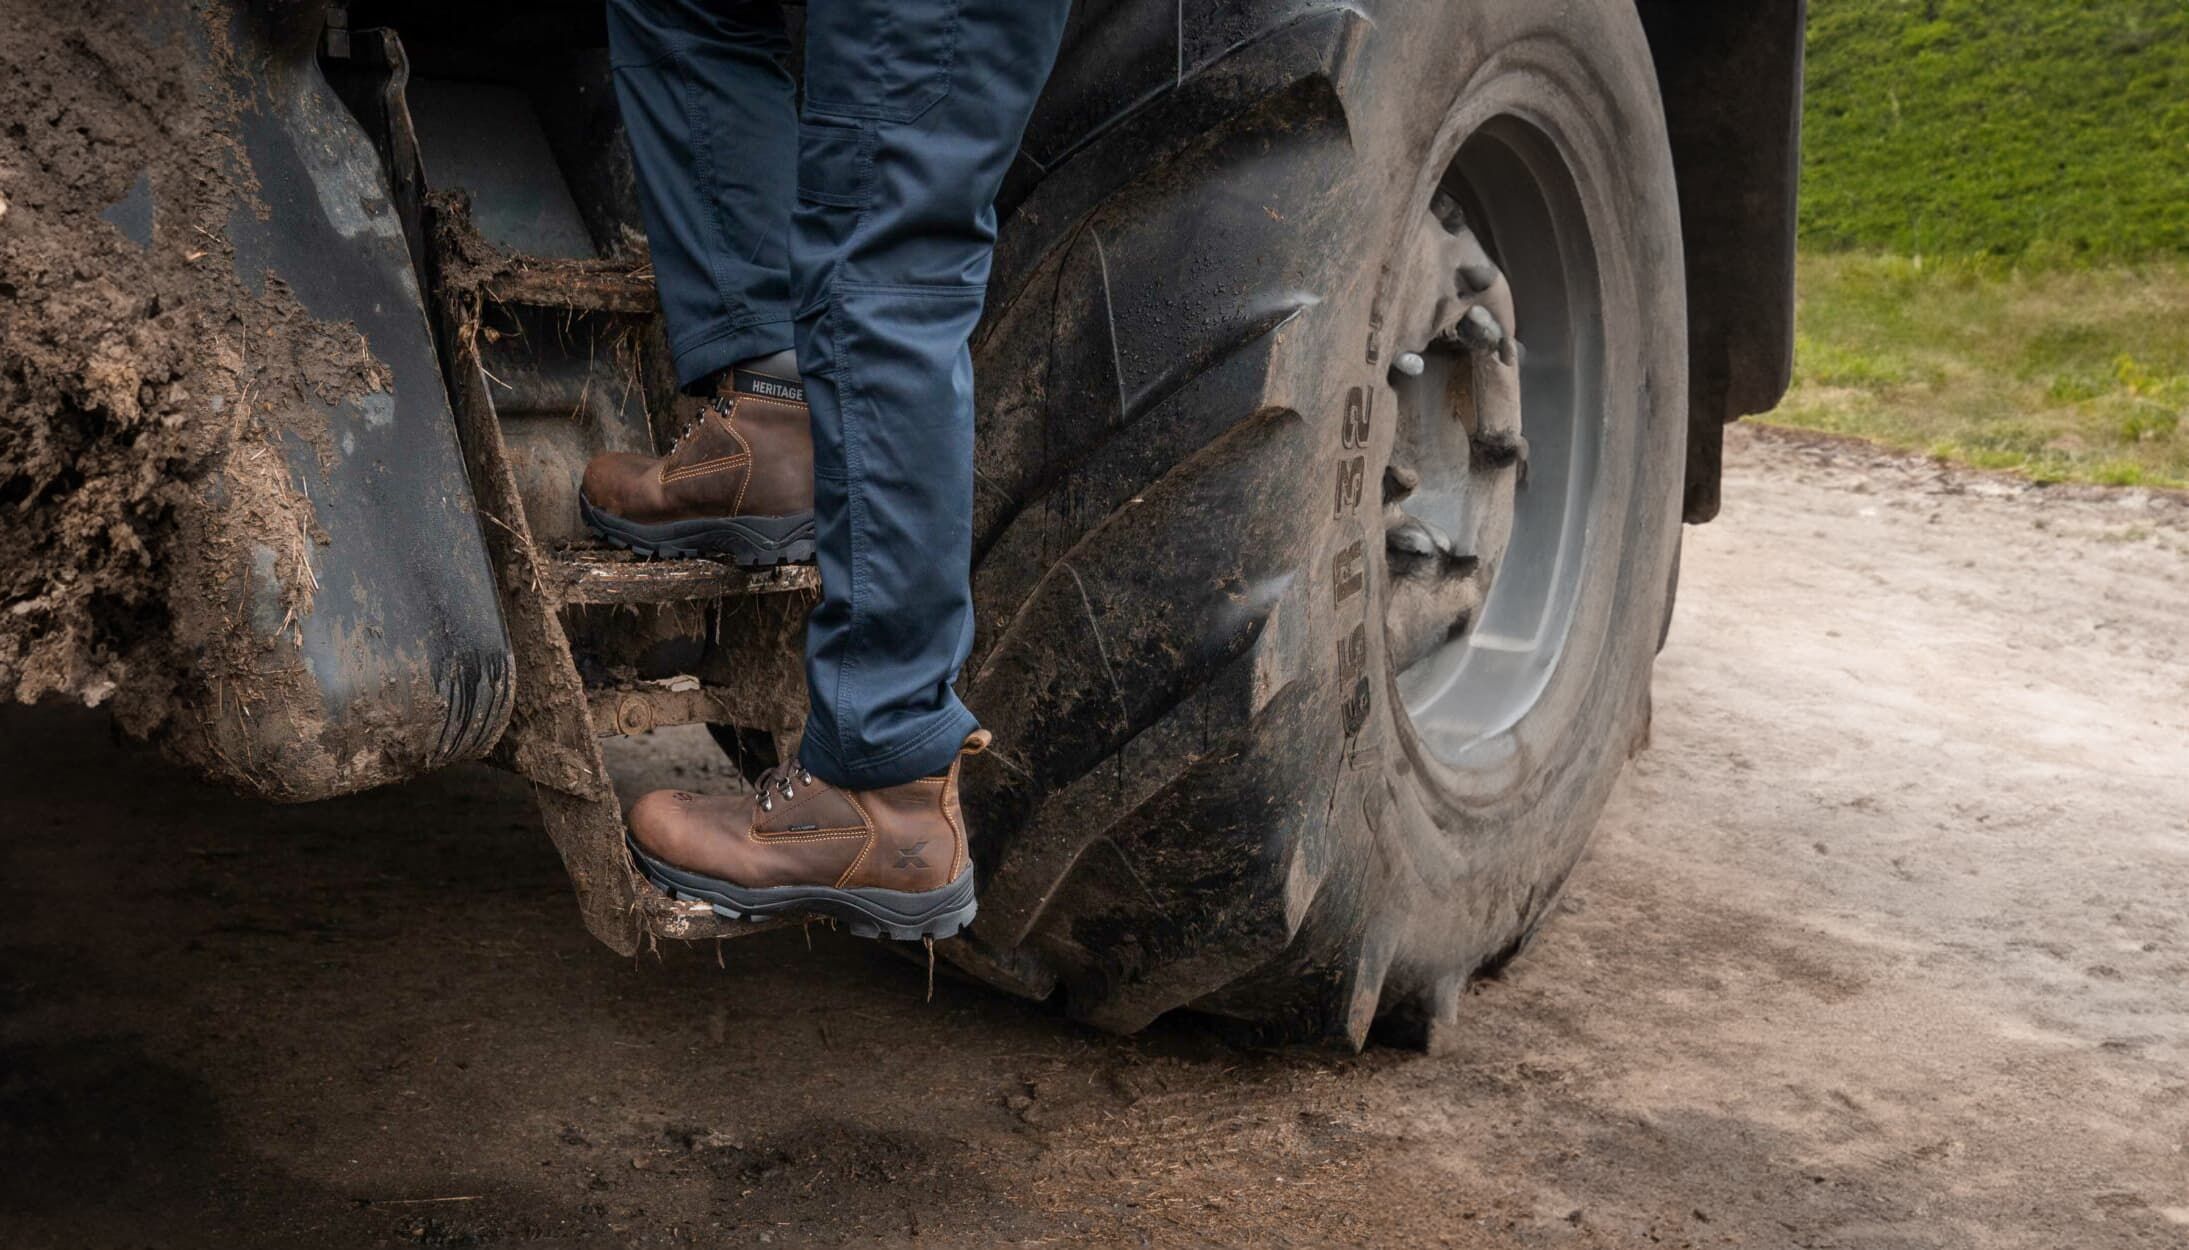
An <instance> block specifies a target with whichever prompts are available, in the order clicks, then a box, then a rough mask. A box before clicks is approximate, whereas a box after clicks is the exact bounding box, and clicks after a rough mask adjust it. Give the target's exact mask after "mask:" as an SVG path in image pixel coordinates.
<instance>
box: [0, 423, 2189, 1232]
mask: <svg viewBox="0 0 2189 1250" xmlns="http://www.w3.org/2000/svg"><path fill="white" fill-rule="evenodd" d="M1732 459H1733V462H1734V471H1733V474H1732V480H1731V481H1730V482H1729V484H1728V489H1727V498H1728V501H1729V505H1728V515H1727V520H1726V521H1724V522H1722V523H1720V524H1719V525H1716V526H1713V527H1710V528H1708V529H1704V530H1699V531H1695V532H1693V533H1691V534H1690V536H1689V541H1688V548H1687V556H1686V584H1685V588H1684V590H1683V594H1682V602H1681V609H1680V619H1679V623H1678V625H1677V627H1676V628H1675V630H1674V633H1673V636H1672V642H1671V645H1670V647H1669V649H1668V650H1667V651H1666V653H1665V657H1664V660H1663V663H1662V666H1661V667H1660V670H1659V679H1658V683H1657V691H1658V694H1657V709H1658V712H1657V724H1656V738H1655V746H1654V749H1653V750H1651V751H1650V752H1648V753H1647V754H1645V755H1643V756H1642V757H1640V758H1639V759H1638V760H1637V761H1636V763H1635V765H1634V766H1633V767H1632V768H1631V769H1630V770H1629V772H1628V775H1627V778H1626V781H1625V782H1624V783H1623V784H1622V787H1621V790H1620V793H1619V795H1618V797H1617V798H1616V799H1615V801H1614V804H1613V808H1612V811H1611V813H1610V815H1609V817H1608V818H1607V821H1606V824H1605V827H1604V830H1603V832H1602V834H1601V836H1600V838H1599V840H1598V843H1597V846H1596V848H1595V850H1594V851H1593V852H1592V853H1591V856H1590V859H1589V861H1588V862H1587V863H1586V864H1585V865H1584V866H1583V868H1582V870H1581V872H1580V873H1579V875H1578V876H1577V877H1576V879H1575V881H1574V883H1573V886H1572V888H1571V890H1570V892H1569V894H1568V896H1567V899H1566V902H1565V904H1564V911H1565V913H1566V914H1565V915H1563V916H1562V917H1560V918H1559V920H1558V922H1557V923H1556V924H1555V925H1554V926H1553V927H1552V928H1551V929H1550V930H1549V932H1548V933H1547V934H1546V936H1545V937H1544V939H1543V941H1542V942H1541V943H1540V944H1539V945H1538V947H1537V948H1536V949H1535V951H1534V952H1532V953H1531V955H1530V956H1529V957H1527V958H1526V959H1524V960H1523V961H1521V963H1520V964H1519V965H1518V967H1517V968H1516V969H1515V971H1514V973H1513V975H1512V977H1511V979H1509V980H1507V981H1505V982H1501V983H1495V984H1491V985H1487V986H1484V987H1482V989H1481V991H1480V992H1479V993H1477V994H1476V995H1474V996H1472V997H1471V998H1470V1000H1469V1010H1470V1012H1471V1015H1472V1020H1473V1027H1472V1029H1471V1030H1470V1032H1469V1033H1468V1035H1467V1040H1466V1042H1465V1044H1464V1045H1463V1047H1462V1049H1461V1051H1460V1053H1458V1054H1456V1055H1453V1056H1450V1057H1448V1058H1441V1059H1434V1060H1431V1059H1423V1058H1420V1057H1418V1056H1413V1055H1406V1054H1397V1053H1390V1052H1374V1051H1372V1052H1370V1053H1369V1054H1368V1055H1366V1056H1364V1057H1362V1058H1359V1059H1334V1058H1331V1057H1328V1056H1301V1055H1270V1054H1260V1053H1249V1052H1241V1051H1236V1050H1232V1049H1229V1048H1227V1047H1225V1046H1224V1045H1222V1044H1221V1043H1219V1042H1218V1041H1216V1040H1214V1039H1213V1038H1212V1037H1211V1036H1209V1035H1208V1034H1207V1033H1206V1032H1204V1031H1203V1030H1201V1029H1199V1028H1197V1027H1196V1026H1194V1025H1193V1024H1192V1023H1190V1022H1185V1023H1177V1024H1166V1025H1165V1026H1164V1027H1162V1028H1161V1029H1159V1030H1158V1031H1157V1032H1156V1033H1155V1034H1154V1035H1152V1036H1148V1037H1143V1038H1141V1039H1138V1040H1133V1041H1122V1040H1117V1039H1113V1038H1109V1037H1104V1036H1100V1035H1095V1034H1090V1033H1087V1032H1084V1031H1082V1030H1080V1029H1078V1028H1076V1027H1074V1026H1072V1025H1070V1024H1068V1023H1066V1022H1064V1021H1062V1020H1061V1019H1059V1018H1057V1017H1055V1016H1054V1015H1052V1014H1051V1013H1049V1012H1047V1011H1045V1010H1043V1009H1041V1008H1038V1007H1034V1006H1029V1005H1026V1004H1021V1003H1017V1002H1014V1001H1009V1000H1005V999H1001V998H998V997H996V996H994V995H991V994H989V993H988V992H986V991H983V990H980V989H976V988H973V987H970V986H966V985H962V984H956V983H952V982H949V981H947V980H946V981H943V982H941V983H939V984H938V985H937V987H936V991H935V997H934V1001H933V1002H932V1003H928V1002H925V1001H923V998H924V994H925V988H926V987H925V979H924V973H923V972H922V971H921V970H919V969H918V968H915V967H913V966H911V965H908V964H904V963H901V962H899V961H897V960H895V959H892V958H888V957H884V956H881V955H879V954H877V953H876V952H875V951H874V950H872V949H870V948H867V947H865V946H862V945H858V944H855V943H852V942H850V941H848V940H846V939H841V938H837V937H834V936H833V935H829V934H825V933H816V934H815V935H814V937H813V950H812V951H811V952H810V953H809V952H808V950H807V949H806V943H805V941H804V940H803V939H802V938H801V937H800V936H799V935H798V934H797V933H788V934H778V935H771V936H769V937H763V938H757V939H753V940H751V941H748V942H744V943H736V944H731V945H730V946H728V947H727V948H725V949H724V951H723V952H722V955H723V960H724V963H725V964H726V966H725V967H720V968H718V967H717V966H716V962H715V955H714V952H713V951H712V950H703V951H681V950H680V951H672V952H667V953H665V954H664V956H663V957H661V958H659V959H654V958H644V959H641V960H639V961H637V962H636V963H628V962H623V961H619V960H617V959H615V958H614V957H612V956H610V955H608V954H607V953H606V952H605V951H602V950H600V949H598V948H596V947H594V946H592V945H590V944H589V942H588V940H587V939H586V938H585V937H584V936H583V934H582V933H581V932H580V931H579V929H578V926H577V924H576V919H575V915H574V912H573V910H572V908H571V906H570V903H569V899H568V896H567V893H566V892H565V890H564V888H563V886H562V885H561V884H560V882H559V880H558V870H557V868H556V866H555V864H554V861H553V858H552V856H551V855H550V853H549V852H548V849H547V847H546V843H545V841H544V839H543V838H542V837H541V835H540V834H539V832H538V829H537V827H536V824H535V821H534V817H533V815H532V811H531V807H530V804H529V801H528V798H527V795H526V794H525V791H524V788H523V787H522V785H521V784H519V783H517V782H515V781H513V780H510V779H508V778H505V777H502V776H500V775H497V774H493V773H489V772H486V771H484V770H465V771H459V772H455V773H452V774H448V775H445V776H441V777H438V778H435V779H432V780H429V781H427V782H424V783H421V784H417V785H413V786H409V787H406V788H403V789H401V790H398V791H394V792H389V793H383V794H378V795H373V796H369V797H366V798H362V799H356V800H350V801H344V802H340V803H333V804H326V805H322V806H318V807H311V808H294V809H279V810H277V809H271V808H264V807H258V806H254V805H250V804H247V803H244V802H241V801H239V800H235V799H231V798H229V797H227V796H225V795H223V794H220V793H216V792H213V791H209V790H206V789H203V788H200V787H198V786H195V785H193V784H191V783H189V782H187V781H185V780H183V779H182V778H180V777H178V776H177V775H176V774H175V773H174V772H173V771H171V770H170V769H168V768H166V767H164V766H162V765H160V764H159V763H157V762H156V761H155V760H154V759H152V758H151V757H150V756H149V755H147V754H146V753H144V752H142V751H138V750H133V749H118V748H114V747H112V746H109V745H108V744H107V737H106V730H105V727H104V725H103V724H102V723H101V722H100V721H98V720H97V719H96V718H94V717H91V716H87V715H83V714H73V713H54V712H35V713H23V712H14V713H9V714H6V715H4V716H0V739H4V743H0V759H4V760H5V761H6V763H5V765H4V770H5V772H6V775H7V779H8V780H7V785H6V789H5V797H4V798H0V829H4V830H5V834H4V835H0V1244H5V1245H7V1246H10V1247H22V1248H24V1250H28V1248H29V1247H41V1246H67V1247H71V1248H83V1247H109V1246H114V1247H119V1246H136V1245H169V1246H207V1247H211V1246H236V1245H270V1246H272V1245H278V1246H299V1245H307V1246H314V1247H324V1246H347V1245H366V1244H391V1245H408V1244H428V1245H474V1244H479V1245H485V1244H514V1243H531V1244H534V1245H561V1246H571V1247H577V1246H586V1247H591V1246H606V1245H626V1244H629V1245H669V1244H683V1243H685V1242H693V1243H698V1244H709V1245H714V1244H721V1245H744V1244H758V1243H761V1242H769V1243H771V1244H776V1245H807V1244H820V1245H835V1244H842V1243H852V1244H862V1245H873V1244H880V1245H913V1244H917V1245H934V1246H944V1247H958V1246H985V1245H990V1244H1099V1245H1142V1244H1151V1245H1160V1246H1170V1245H1178V1246H1198V1245H1227V1246H1228V1245H1243V1246H1265V1245H1300V1246H1332V1245H1376V1246H1382V1245H1392V1246H1423V1245H1455V1246H1535V1245H1555V1246H1634V1245H1653V1244H1663V1245H1669V1246H1720V1245H1732V1246H1759V1247H1780V1246H1805V1247H1806V1246H1839V1247H1888V1246H1890V1247H1902V1246H1906V1247H1917V1246H1921V1247H1933V1246H1937V1247H1945V1246H1954V1247H1959V1246H1985V1247H1990V1246H2000V1247H2030V1248H2032V1250H2057V1248H2059V1247H2066V1246H2078V1247H2082V1246H2089V1247H2101V1246H2102V1247H2129V1246H2181V1245H2184V1244H2189V635H2185V634H2184V632H2183V630H2184V623H2185V622H2189V507H2185V506H2183V504H2182V502H2181V501H2179V500H2173V499H2158V500H2154V499H2151V498H2149V497H2147V496H2144V495H2141V494H2121V493H2112V494H2100V493H2094V492H2085V493H2070V492H2062V491H2057V490H2054V491H2037V490H2032V489H2028V488H2022V487H2018V486H2016V485H2013V484H2011V483H2005V482H2002V481H1999V480H1997V479H1990V478H1981V477H1976V476H1970V475H1959V474H1947V473H1943V472H1941V471H1939V470H1937V469H1935V468H1933V467H1931V466H1929V465H1927V464H1920V463H1913V462H1906V461H1896V460H1886V459H1882V458H1879V457H1875V456H1873V455H1871V454H1869V453H1867V452H1863V451H1859V450H1851V449H1845V448H1837V447H1832V446H1805V445H1798V444H1794V443H1791V442H1788V441H1786V440H1784V439H1782V438H1778V437H1773V438H1769V439H1750V438H1748V437H1741V438H1739V439H1737V440H1736V443H1735V446H1734V449H1733V453H1732ZM618 758H619V763H622V764H626V765H631V766H633V768H634V770H635V771H634V773H633V776H632V778H631V780H632V781H633V783H634V784H637V785H643V784H647V783H648V782H650V781H651V782H670V781H673V782H675V783H676V784H681V785H687V786H692V785H705V784H709V783H710V782H719V781H720V780H721V777H720V772H719V767H720V766H719V764H718V763H717V762H716V760H717V758H718V757H716V756H715V755H714V753H713V751H712V748H711V747H709V746H707V745H705V743H704V741H703V740H699V741H694V740H693V739H691V738H679V739H677V740H676V741H675V743H673V744H669V745H667V746H666V747H665V744H664V743H663V742H662V741H661V740H660V739H657V740H656V741H655V742H654V743H652V744H650V745H648V746H646V748H645V749H644V750H625V751H622V752H621V753H620V755H619V757H618ZM710 770H713V771H710Z"/></svg>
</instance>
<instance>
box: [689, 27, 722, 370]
mask: <svg viewBox="0 0 2189 1250" xmlns="http://www.w3.org/2000/svg"><path fill="white" fill-rule="evenodd" d="M675 48H676V52H677V58H676V63H677V72H678V73H679V74H680V75H681V76H682V77H683V87H684V124H685V125H686V126H688V127H690V128H691V133H692V176H693V179H694V180H695V181H696V182H698V183H699V185H700V189H701V191H702V193H703V194H702V198H703V199H705V200H706V201H707V224H708V226H709V227H711V228H712V230H713V232H714V237H713V242H714V243H715V245H716V246H714V247H711V248H709V249H707V251H708V256H707V278H708V280H709V281H711V282H713V283H714V293H715V298H716V299H718V300H720V301H722V306H723V307H724V308H729V307H732V306H733V305H732V303H731V300H730V285H729V283H727V282H725V281H724V280H723V276H722V257H724V256H725V255H728V254H729V251H730V249H729V247H728V246H727V245H728V243H729V232H728V231H726V230H724V229H723V228H722V205H721V198H722V197H721V196H719V195H717V194H716V193H715V190H716V189H715V165H714V146H715V140H714V134H713V132H712V131H711V130H710V129H709V128H708V127H707V125H706V122H705V118H704V116H703V114H704V111H705V110H703V109H702V108H701V107H700V92H699V73H698V69H697V67H696V66H695V65H694V64H693V61H692V59H691V56H690V51H691V48H690V44H689V43H687V42H686V41H684V40H683V39H679V40H678V41H677V43H676V44H675ZM733 333H734V331H733Z"/></svg>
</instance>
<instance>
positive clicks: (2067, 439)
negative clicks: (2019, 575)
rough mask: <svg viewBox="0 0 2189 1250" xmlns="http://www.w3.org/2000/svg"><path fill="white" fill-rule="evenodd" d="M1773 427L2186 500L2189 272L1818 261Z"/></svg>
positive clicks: (1807, 284)
mask: <svg viewBox="0 0 2189 1250" xmlns="http://www.w3.org/2000/svg"><path fill="white" fill-rule="evenodd" d="M1800 288H1801V312H1800V318H1799V323H1798V324H1799V331H1798V334H1797V340H1796V349H1795V350H1796V359H1795V369H1794V389H1793V391H1792V393H1791V394H1789V395H1788V396H1787V399H1786V403H1785V404H1784V405H1783V406H1781V407H1780V409H1779V410H1778V411H1777V412H1775V413H1773V414H1772V415H1771V416H1769V417H1766V418H1763V420H1764V421H1765V422H1767V423H1769V424H1775V425H1785V426H1793V427H1797V428H1802V429H1812V430H1825V431H1830V432H1833V433H1839V434H1850V435H1854V436H1856V437H1860V438H1867V439H1870V440H1873V441H1875V442H1878V443H1882V444H1884V445H1886V446H1889V447H1894V448H1898V449H1900V450H1903V451H1911V452H1918V453H1922V454H1927V455H1934V456H1939V457H1942V458H1945V459H1951V460H1955V461H1960V462H1962V463H1966V464H1971V465H1975V466H1977V467H1979V468H1986V469H2002V470H2008V471H2011V472H2017V473H2022V474H2026V475H2028V476H2030V477H2032V478H2035V479H2038V480H2040V481H2077V482H2092V483H2098V484H2102V485H2114V486H2164V487H2172V488H2180V489H2189V263H2184V262H2180V261H2164V262H2150V263H2146V264H2142V265H2115V266H2105V267H2069V268H2042V267H2031V266H2020V265H2009V264H2006V263H2004V262H2001V261H1997V260H1989V259H1982V258H1978V259H1963V260H1946V261H1940V260H1925V261H1918V260H1915V259H1910V258H1902V257H1893V256H1883V255H1876V254H1822V255H1818V254H1811V255H1807V256H1804V257H1803V259H1802V261H1801V269H1800Z"/></svg>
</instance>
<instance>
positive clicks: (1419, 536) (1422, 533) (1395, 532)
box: [1384, 518, 1438, 559]
mask: <svg viewBox="0 0 2189 1250" xmlns="http://www.w3.org/2000/svg"><path fill="white" fill-rule="evenodd" d="M1384 545H1385V546H1386V547H1389V548H1390V549H1391V550H1392V551H1395V552H1398V553H1399V554H1400V555H1408V556H1415V557H1418V558H1422V559H1426V558H1428V557H1430V556H1433V555H1435V554H1437V551H1438V546H1437V540H1436V535H1435V534H1433V533H1431V532H1430V530H1429V527H1428V526H1426V525H1424V524H1422V523H1421V522H1420V521H1417V520H1413V519H1411V518H1409V519H1408V520H1407V521H1406V523H1405V524H1404V525H1394V526H1392V527H1391V529H1390V531H1389V532H1388V533H1386V534H1385V535H1384Z"/></svg>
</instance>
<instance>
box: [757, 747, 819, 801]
mask: <svg viewBox="0 0 2189 1250" xmlns="http://www.w3.org/2000/svg"><path fill="white" fill-rule="evenodd" d="M813 784H815V783H814V778H813V774H812V773H809V772H807V771H806V766H805V765H804V764H801V763H799V762H798V761H797V760H796V759H790V760H786V761H784V762H783V763H781V764H777V765H776V766H775V767H773V768H771V769H769V770H767V771H766V772H764V773H762V774H760V780H759V781H757V782H755V783H753V789H754V792H755V793H757V794H758V795H759V796H760V810H761V811H763V812H772V811H774V810H775V800H776V799H777V798H782V799H784V800H785V801H788V800H791V799H795V798H797V797H798V787H800V786H810V785H813Z"/></svg>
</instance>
